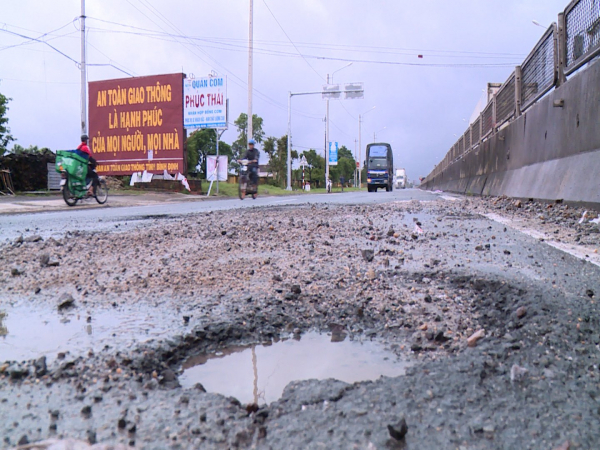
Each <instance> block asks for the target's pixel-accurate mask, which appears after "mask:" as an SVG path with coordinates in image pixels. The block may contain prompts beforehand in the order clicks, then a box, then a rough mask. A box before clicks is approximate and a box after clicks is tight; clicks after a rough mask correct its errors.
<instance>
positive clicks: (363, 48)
mask: <svg viewBox="0 0 600 450" xmlns="http://www.w3.org/2000/svg"><path fill="white" fill-rule="evenodd" d="M91 19H93V20H97V21H99V22H104V23H108V24H112V25H117V26H121V27H126V28H130V29H135V30H139V31H146V32H150V33H153V34H154V35H157V34H162V33H160V32H157V31H155V30H149V29H146V28H140V27H135V26H132V25H128V24H123V23H119V22H114V21H110V20H104V19H98V18H93V17H91ZM99 30H101V29H99ZM103 31H111V32H119V31H117V30H106V29H104V30H103ZM165 35H167V36H170V37H185V38H187V39H193V40H200V41H204V42H211V43H218V44H222V45H228V46H233V47H238V48H245V45H244V42H245V41H243V40H242V39H237V38H220V37H198V36H177V35H173V34H172V33H165ZM227 42H232V44H227ZM236 42H237V43H239V44H235V43H236ZM255 43H262V44H265V45H271V46H287V45H290V43H287V42H281V41H267V40H255ZM291 45H293V46H295V47H296V48H297V47H307V48H317V49H325V50H335V49H339V50H347V51H352V52H357V51H360V52H368V53H389V54H399V55H403V56H417V55H419V54H426V56H428V57H431V56H436V57H445V58H450V57H452V58H464V57H468V58H478V59H479V58H483V59H498V58H503V59H505V58H513V57H524V56H526V55H524V54H521V53H507V52H479V51H468V50H443V49H418V48H402V47H383V46H368V45H346V44H321V43H298V44H295V43H293V42H291ZM264 50H265V51H275V50H266V49H264ZM297 52H298V54H299V55H300V56H303V54H302V53H301V52H299V51H297ZM407 52H409V53H407ZM432 53H433V54H432ZM435 53H441V54H440V55H436V54H435Z"/></svg>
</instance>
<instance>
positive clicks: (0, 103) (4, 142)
mask: <svg viewBox="0 0 600 450" xmlns="http://www.w3.org/2000/svg"><path fill="white" fill-rule="evenodd" d="M11 100H12V99H11V98H8V97H6V96H4V95H2V94H0V156H2V155H3V154H4V153H6V151H7V150H8V144H9V143H10V142H12V141H14V140H15V138H13V137H12V135H11V134H10V128H8V117H6V113H7V112H8V106H7V105H8V102H9V101H11Z"/></svg>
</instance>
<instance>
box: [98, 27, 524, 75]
mask: <svg viewBox="0 0 600 450" xmlns="http://www.w3.org/2000/svg"><path fill="white" fill-rule="evenodd" d="M95 30H97V31H99V32H110V33H124V34H133V35H138V36H147V37H151V38H154V39H159V40H167V41H169V40H170V39H166V38H171V40H172V39H177V38H178V37H179V36H177V35H173V34H171V33H167V34H164V35H163V34H162V33H156V32H150V33H142V32H130V31H122V30H111V29H102V28H97V27H96V28H95ZM186 38H187V39H190V40H199V41H202V42H209V43H211V44H213V45H206V44H204V47H209V48H215V49H219V50H228V51H237V52H245V51H247V50H246V48H245V47H244V46H242V45H236V44H228V43H225V42H219V41H218V40H217V41H216V40H214V39H213V40H211V39H208V38H195V37H189V36H186ZM194 45H197V44H194ZM254 52H255V53H258V54H264V55H271V56H287V57H300V58H303V59H305V60H306V58H310V59H317V60H329V61H343V62H357V63H367V64H388V65H400V66H420V67H447V68H450V67H466V68H474V67H511V66H514V65H516V64H518V62H516V61H515V60H514V59H511V60H510V61H505V62H498V63H490V62H482V63H475V62H467V63H451V62H447V63H426V62H407V61H389V60H379V59H359V58H348V57H335V56H327V55H318V54H306V53H301V54H298V53H297V52H288V51H282V50H270V49H266V48H260V47H258V48H257V47H255V48H254ZM402 55H404V56H417V55H416V54H415V53H403V54H402ZM421 56H422V55H421ZM429 56H430V57H437V58H451V57H452V58H459V57H460V58H467V59H481V58H484V59H490V58H493V59H496V60H497V59H506V58H509V57H510V58H513V57H512V56H502V57H499V56H495V57H492V56H471V55H429Z"/></svg>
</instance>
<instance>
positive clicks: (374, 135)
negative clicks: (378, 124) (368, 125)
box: [373, 127, 387, 142]
mask: <svg viewBox="0 0 600 450" xmlns="http://www.w3.org/2000/svg"><path fill="white" fill-rule="evenodd" d="M386 128H387V127H383V128H382V129H381V130H379V131H374V132H373V142H375V141H376V140H377V133H380V132H382V131H383V130H385V129H386Z"/></svg>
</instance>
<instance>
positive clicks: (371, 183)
mask: <svg viewBox="0 0 600 450" xmlns="http://www.w3.org/2000/svg"><path fill="white" fill-rule="evenodd" d="M365 163H366V164H365V165H366V168H367V190H368V191H369V192H377V189H379V188H385V190H386V191H388V192H390V191H392V190H393V189H394V154H393V153H392V146H391V145H390V144H386V143H373V144H369V145H367V160H366V161H365Z"/></svg>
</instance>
